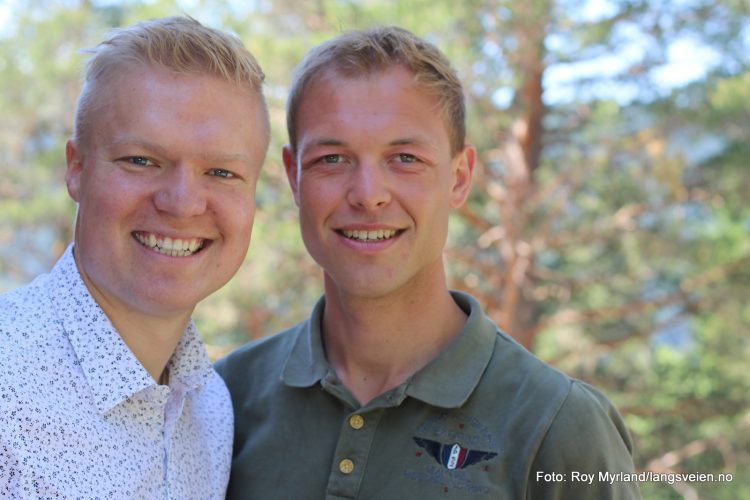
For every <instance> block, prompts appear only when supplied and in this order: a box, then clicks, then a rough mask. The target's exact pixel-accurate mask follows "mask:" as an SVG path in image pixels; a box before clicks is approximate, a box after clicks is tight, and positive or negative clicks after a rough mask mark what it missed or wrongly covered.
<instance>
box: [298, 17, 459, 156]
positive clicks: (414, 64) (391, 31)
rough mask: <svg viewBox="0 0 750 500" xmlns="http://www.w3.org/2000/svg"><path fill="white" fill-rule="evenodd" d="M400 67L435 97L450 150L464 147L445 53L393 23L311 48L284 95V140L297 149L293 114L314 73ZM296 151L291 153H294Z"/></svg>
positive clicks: (455, 84) (455, 81)
mask: <svg viewBox="0 0 750 500" xmlns="http://www.w3.org/2000/svg"><path fill="white" fill-rule="evenodd" d="M398 65H401V66H404V67H406V68H408V69H409V70H410V71H412V72H413V73H414V78H415V82H416V84H417V85H418V86H419V87H420V88H421V89H424V90H425V91H426V92H429V93H431V94H434V95H435V96H437V97H438V99H439V105H440V112H441V115H442V118H443V122H444V124H445V127H446V129H447V131H448V137H449V139H450V147H451V154H456V153H458V152H459V151H461V150H462V149H463V147H464V141H465V140H466V107H465V103H464V93H463V88H462V86H461V81H460V80H459V78H458V75H457V74H456V71H455V69H453V67H452V66H451V64H450V61H448V58H447V57H446V56H445V55H444V54H443V53H442V52H441V51H440V50H439V49H438V48H437V47H435V46H434V45H432V44H431V43H429V42H427V41H425V40H423V39H421V38H419V37H417V36H415V35H414V34H412V33H411V32H409V31H406V30H405V29H402V28H398V27H395V26H391V27H381V28H374V29H369V30H362V31H349V32H346V33H344V34H342V35H340V36H338V37H336V38H333V39H331V40H328V41H327V42H324V43H323V44H321V45H319V46H317V47H315V48H314V49H312V50H311V51H310V52H309V53H308V54H307V56H305V58H304V59H303V60H302V62H301V63H300V65H299V66H298V67H297V69H296V70H295V72H294V76H293V78H292V84H291V88H290V91H289V98H288V100H287V130H288V132H289V144H290V146H291V148H292V150H293V151H296V148H297V130H296V119H297V113H298V111H299V107H300V103H301V102H302V98H303V97H304V94H305V90H306V89H307V88H308V87H309V86H310V85H311V83H312V82H313V81H315V79H316V78H318V77H320V76H321V75H323V74H325V73H326V72H328V71H331V70H332V71H334V72H337V73H338V74H340V75H341V76H344V77H346V78H356V77H359V76H365V75H370V74H373V73H378V72H383V71H385V70H387V69H389V68H391V67H393V66H398ZM295 154H296V153H295Z"/></svg>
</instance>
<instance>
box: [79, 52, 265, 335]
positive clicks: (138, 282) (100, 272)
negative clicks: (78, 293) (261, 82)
mask: <svg viewBox="0 0 750 500" xmlns="http://www.w3.org/2000/svg"><path fill="white" fill-rule="evenodd" d="M126 69H127V70H128V71H122V72H120V74H118V75H117V78H111V80H110V81H109V82H108V84H107V85H106V88H103V89H100V90H101V94H100V95H98V96H97V98H98V99H100V100H101V102H99V106H98V108H97V109H98V113H92V116H93V117H94V123H92V126H91V127H90V129H89V130H91V133H90V136H89V137H86V138H85V140H84V142H85V145H79V144H76V143H75V142H74V141H69V142H68V146H67V151H66V153H67V160H68V170H67V174H66V180H67V184H68V191H69V193H70V195H71V197H72V198H73V199H74V200H75V201H77V202H78V203H79V208H78V218H77V221H76V232H75V256H76V262H77V264H78V268H79V270H80V272H81V274H82V276H83V278H84V281H85V282H86V285H87V286H88V288H89V290H90V291H91V293H92V295H93V296H94V298H95V299H96V300H97V302H98V303H99V304H100V305H101V307H102V308H103V309H104V310H105V311H106V312H107V313H108V314H109V315H110V317H111V318H112V316H113V315H114V316H118V315H128V314H133V313H136V314H146V315H151V316H160V317H169V316H180V317H183V318H184V317H185V316H186V315H189V314H190V313H191V312H192V310H193V308H194V307H195V304H196V303H197V302H199V301H200V300H201V299H203V298H205V297H206V296H207V295H209V294H210V293H212V292H213V291H215V290H217V289H218V288H220V287H221V286H223V285H224V284H225V283H226V282H227V281H228V280H229V279H230V278H231V277H232V275H233V274H234V273H235V272H236V270H237V269H238V267H239V265H240V264H241V263H242V261H243V259H244V258H245V255H246V253H247V248H248V245H249V243H250V233H251V230H252V224H253V216H254V213H255V186H256V182H257V179H258V174H259V172H260V167H261V164H262V162H263V158H264V156H265V150H266V139H265V137H266V134H267V130H266V128H265V121H264V116H263V112H262V108H261V101H260V99H261V97H260V96H259V95H257V94H255V93H254V92H253V91H252V90H250V89H246V88H240V87H238V86H235V85H233V84H231V83H228V82H225V81H223V80H220V79H218V78H216V77H213V76H208V75H189V76H184V75H175V74H172V73H168V72H166V71H164V70H160V69H155V68H151V67H144V66H135V67H134V66H129V67H127V68H126ZM133 76H134V78H133ZM113 322H114V323H116V321H115V319H113Z"/></svg>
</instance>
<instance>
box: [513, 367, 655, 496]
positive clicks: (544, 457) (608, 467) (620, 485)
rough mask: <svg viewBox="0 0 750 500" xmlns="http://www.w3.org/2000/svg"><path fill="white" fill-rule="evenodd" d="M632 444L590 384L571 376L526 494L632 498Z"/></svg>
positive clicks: (610, 407)
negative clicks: (624, 478) (629, 478)
mask: <svg viewBox="0 0 750 500" xmlns="http://www.w3.org/2000/svg"><path fill="white" fill-rule="evenodd" d="M633 472H634V466H633V444H632V441H631V438H630V434H629V433H628V430H627V428H626V427H625V423H624V422H623V420H622V417H621V416H620V414H619V413H618V412H617V410H616V409H615V407H614V406H613V405H612V403H610V401H609V400H608V399H607V398H606V397H605V396H604V395H603V394H601V393H600V392H599V391H597V390H596V389H594V388H593V387H591V386H589V385H587V384H585V383H583V382H580V381H574V382H573V385H572V387H571V390H570V393H569V394H568V396H567V398H566V400H565V402H564V403H563V404H562V406H561V407H560V410H559V411H558V413H557V415H556V416H555V419H554V420H553V422H552V424H551V425H550V428H549V430H548V431H547V434H546V436H545V437H544V439H543V441H542V443H541V446H540V447H539V450H538V453H537V456H536V457H535V459H534V461H533V463H532V467H531V471H530V473H529V479H528V486H529V487H528V489H527V492H528V493H527V496H526V498H527V499H534V500H539V499H543V500H558V499H559V500H564V499H570V498H575V499H578V500H631V499H640V498H641V494H640V488H639V486H638V484H637V483H635V482H631V481H619V480H618V476H617V474H618V473H622V475H628V474H632V473H633Z"/></svg>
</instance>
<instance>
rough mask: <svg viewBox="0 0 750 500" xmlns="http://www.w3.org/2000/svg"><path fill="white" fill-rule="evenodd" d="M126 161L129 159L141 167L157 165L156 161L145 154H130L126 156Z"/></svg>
mask: <svg viewBox="0 0 750 500" xmlns="http://www.w3.org/2000/svg"><path fill="white" fill-rule="evenodd" d="M124 160H125V161H128V162H130V163H132V164H133V165H138V166H139V167H148V166H150V165H155V163H154V162H153V161H151V160H149V159H148V158H146V157H145V156H128V157H127V158H124Z"/></svg>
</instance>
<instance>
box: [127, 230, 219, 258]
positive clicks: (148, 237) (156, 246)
mask: <svg viewBox="0 0 750 500" xmlns="http://www.w3.org/2000/svg"><path fill="white" fill-rule="evenodd" d="M133 237H134V238H135V239H136V241H138V243H140V244H141V245H143V246H144V247H146V248H148V249H150V250H153V251H155V252H158V253H160V254H162V255H168V256H169V257H189V256H191V255H193V254H196V253H198V252H200V251H201V250H202V249H203V247H205V245H206V241H207V240H205V239H203V238H184V239H183V238H170V237H169V236H157V235H155V234H154V233H146V232H143V231H135V232H133Z"/></svg>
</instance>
